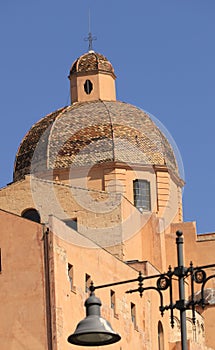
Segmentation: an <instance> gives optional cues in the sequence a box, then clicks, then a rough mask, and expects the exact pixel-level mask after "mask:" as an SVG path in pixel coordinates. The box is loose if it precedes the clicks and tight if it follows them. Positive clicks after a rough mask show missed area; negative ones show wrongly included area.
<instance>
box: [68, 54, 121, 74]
mask: <svg viewBox="0 0 215 350" xmlns="http://www.w3.org/2000/svg"><path fill="white" fill-rule="evenodd" d="M94 71H100V72H106V73H111V74H113V75H114V69H113V66H112V64H111V63H110V62H109V61H108V59H107V58H106V57H105V56H103V55H101V54H100V53H96V52H94V51H93V50H91V51H89V52H87V53H85V54H84V55H82V56H80V57H79V58H78V59H77V60H76V61H75V62H74V63H73V64H72V67H71V69H70V75H71V74H74V73H86V72H94ZM114 76H115V75H114Z"/></svg>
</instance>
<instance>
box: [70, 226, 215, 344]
mask: <svg viewBox="0 0 215 350" xmlns="http://www.w3.org/2000/svg"><path fill="white" fill-rule="evenodd" d="M183 243H184V240H183V234H182V232H181V231H177V232H176V245H177V262H178V265H177V266H176V267H175V268H174V269H172V268H171V266H170V267H169V270H168V272H166V273H162V274H158V275H152V276H146V277H144V276H143V275H142V273H141V272H139V276H138V277H137V278H135V279H131V280H126V281H120V282H115V283H109V284H103V285H99V286H94V285H93V283H91V286H90V296H89V298H88V299H87V300H86V301H85V307H86V318H85V319H84V320H82V321H80V322H79V324H78V325H77V328H76V330H75V332H74V333H73V334H71V335H70V336H69V337H68V339H67V340H68V342H69V343H71V344H75V345H82V346H83V345H84V346H101V345H108V344H113V343H116V342H118V341H119V340H120V339H121V337H120V335H119V334H118V333H116V332H114V330H113V329H112V327H111V325H110V323H109V322H108V321H106V320H105V319H104V318H102V317H101V316H100V307H101V301H100V299H98V298H97V297H96V296H95V293H94V291H95V290H96V289H100V288H106V287H111V286H116V285H120V284H127V283H131V282H135V281H138V288H137V289H132V290H128V291H126V293H134V292H139V293H140V296H141V297H142V295H143V292H144V291H146V290H155V291H157V292H158V293H159V295H160V307H159V310H160V312H161V315H162V316H163V314H164V311H166V310H170V323H171V327H172V328H173V327H174V309H178V310H179V311H180V325H181V349H182V350H187V330H186V310H188V309H191V310H192V322H193V324H195V320H196V319H195V308H196V305H199V306H201V307H203V308H204V307H205V298H204V289H205V285H206V283H207V282H208V281H209V280H210V279H211V278H214V277H215V275H210V276H209V277H207V275H206V272H205V270H204V269H207V268H211V267H215V264H211V265H204V266H197V267H193V263H192V262H191V263H190V266H189V267H185V266H184V257H183ZM187 277H190V285H191V296H190V298H189V301H187V300H185V278H187ZM173 278H174V279H177V281H178V295H179V299H178V300H176V301H175V302H173V287H172V280H173ZM147 279H157V281H156V286H150V287H143V281H144V280H147ZM195 283H197V284H201V298H200V300H198V301H197V300H196V299H195V293H194V284H195ZM167 289H168V290H169V300H170V302H169V305H165V306H164V305H163V292H164V291H165V290H167Z"/></svg>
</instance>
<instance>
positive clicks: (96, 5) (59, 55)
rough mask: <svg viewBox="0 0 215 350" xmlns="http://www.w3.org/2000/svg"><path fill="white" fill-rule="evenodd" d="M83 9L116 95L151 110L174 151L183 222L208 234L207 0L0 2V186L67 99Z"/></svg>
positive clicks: (214, 36) (210, 34)
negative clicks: (25, 142)
mask: <svg viewBox="0 0 215 350" xmlns="http://www.w3.org/2000/svg"><path fill="white" fill-rule="evenodd" d="M89 8H90V10H91V29H92V32H93V34H94V35H96V36H97V41H95V42H94V43H93V45H94V50H95V51H97V52H100V53H102V54H104V55H105V56H106V57H107V58H108V59H109V60H110V61H111V62H112V64H113V66H114V68H115V73H116V75H117V83H116V86H117V98H118V100H121V101H125V102H129V103H132V104H134V105H136V106H138V107H141V108H143V109H144V110H146V111H148V112H150V113H152V114H153V115H155V116H156V118H158V119H159V120H160V121H161V122H162V123H163V124H164V125H165V126H166V128H167V129H168V130H169V132H170V133H171V135H172V137H173V138H174V140H175V142H176V144H177V146H178V148H179V150H180V153H181V156H182V159H183V163H184V168H185V181H186V186H185V190H184V195H183V201H184V219H185V220H186V221H193V220H196V221H197V228H198V232H199V233H201V232H210V231H211V232H215V221H214V217H215V201H214V196H215V175H214V174H215V163H214V158H215V157H214V153H215V137H214V132H215V116H214V108H215V107H214V101H215V20H214V18H215V1H214V0H189V1H187V0H162V1H161V0H150V1H149V0H134V1H125V0H124V1H122V0H108V1H103V0H94V1H93V0H91V1H90V0H89V1H87V0H80V1H74V0H73V1H72V0H37V1H35V0H19V1H17V0H1V1H0V47H1V56H0V103H1V128H0V143H1V144H0V187H2V186H4V185H6V184H7V183H9V182H11V181H12V173H13V163H14V158H15V154H16V151H17V148H18V146H19V144H20V141H21V139H22V138H23V136H24V135H25V133H26V132H27V131H28V129H29V128H30V127H31V126H32V124H33V123H35V122H36V121H37V120H39V119H40V118H41V117H43V116H44V115H46V114H48V113H50V112H52V111H54V110H55V109H57V108H60V107H62V106H64V105H67V104H69V81H68V79H67V75H68V72H69V69H70V66H71V64H72V62H73V61H74V60H75V59H76V58H77V57H79V56H80V55H81V54H82V53H84V52H86V51H87V48H88V47H87V42H85V41H84V40H83V38H84V37H86V36H87V34H88V11H89Z"/></svg>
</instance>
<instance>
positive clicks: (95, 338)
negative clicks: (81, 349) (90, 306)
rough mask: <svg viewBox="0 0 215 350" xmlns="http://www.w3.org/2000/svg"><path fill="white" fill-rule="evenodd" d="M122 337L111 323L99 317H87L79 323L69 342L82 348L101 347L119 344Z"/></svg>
mask: <svg viewBox="0 0 215 350" xmlns="http://www.w3.org/2000/svg"><path fill="white" fill-rule="evenodd" d="M120 339H121V337H120V335H119V334H118V333H116V332H114V330H113V329H112V327H111V325H110V323H109V322H108V321H107V320H105V319H104V318H102V317H99V316H95V315H92V316H87V317H86V318H85V319H84V320H82V321H81V322H79V324H78V326H77V328H76V330H75V332H74V333H73V334H71V335H70V336H69V337H68V342H69V343H71V344H75V345H82V346H101V345H108V344H113V343H116V342H118V341H119V340H120Z"/></svg>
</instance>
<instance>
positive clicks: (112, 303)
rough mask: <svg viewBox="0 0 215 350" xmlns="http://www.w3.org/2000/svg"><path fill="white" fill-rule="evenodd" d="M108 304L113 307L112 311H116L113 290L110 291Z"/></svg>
mask: <svg viewBox="0 0 215 350" xmlns="http://www.w3.org/2000/svg"><path fill="white" fill-rule="evenodd" d="M110 306H111V309H113V311H114V313H115V311H116V295H115V292H114V291H113V290H111V291H110Z"/></svg>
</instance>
